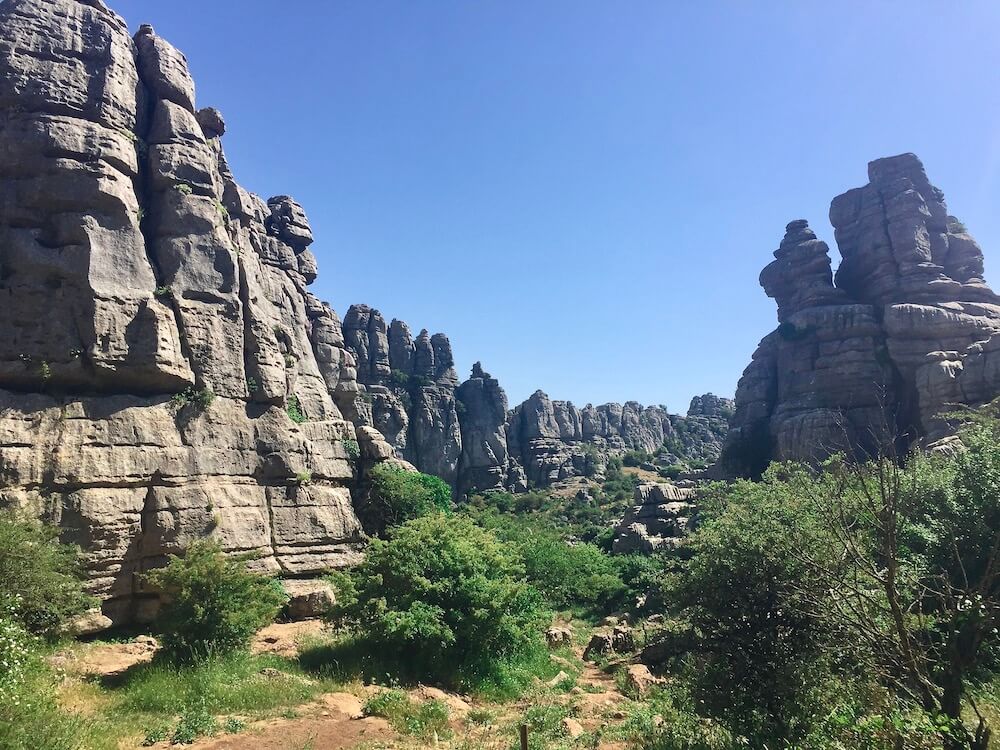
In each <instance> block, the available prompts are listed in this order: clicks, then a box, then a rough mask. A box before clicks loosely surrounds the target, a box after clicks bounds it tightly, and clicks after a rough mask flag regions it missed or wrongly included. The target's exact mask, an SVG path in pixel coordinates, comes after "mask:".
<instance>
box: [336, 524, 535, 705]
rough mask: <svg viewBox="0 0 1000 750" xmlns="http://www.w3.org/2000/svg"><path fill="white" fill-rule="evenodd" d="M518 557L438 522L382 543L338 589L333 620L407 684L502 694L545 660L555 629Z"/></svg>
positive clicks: (477, 534) (474, 529) (493, 541)
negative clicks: (522, 671) (546, 633)
mask: <svg viewBox="0 0 1000 750" xmlns="http://www.w3.org/2000/svg"><path fill="white" fill-rule="evenodd" d="M523 576H524V566H523V563H522V562H521V560H520V559H519V557H518V555H517V553H516V550H515V549H513V548H512V547H510V546H508V545H505V544H503V543H501V542H500V541H499V540H498V539H497V538H496V537H495V536H494V535H493V534H491V533H490V532H488V531H485V530H483V529H481V528H479V527H478V526H476V525H474V524H473V523H472V522H471V521H469V520H468V519H466V518H462V517H455V516H447V515H444V514H433V515H429V516H425V517H423V518H418V519H416V520H413V521H409V522H407V523H405V524H403V525H401V526H398V527H396V528H394V529H392V530H391V531H390V536H389V540H388V541H380V540H376V541H374V542H373V543H372V545H371V547H370V548H369V551H368V555H367V557H366V558H365V561H364V562H363V563H362V564H361V565H360V566H358V568H356V569H355V570H354V571H352V572H351V573H350V574H341V575H340V576H337V577H335V578H334V579H333V580H332V583H333V584H334V586H335V587H336V589H337V604H336V605H335V606H334V609H333V611H332V613H331V617H332V619H333V620H334V621H335V622H337V623H339V624H341V625H351V626H353V627H354V629H355V632H356V633H357V637H358V638H359V639H360V640H361V641H362V642H363V646H364V647H365V648H367V651H368V653H370V654H374V655H377V658H378V659H379V660H380V661H381V662H382V664H381V665H379V667H378V668H382V669H384V670H385V671H386V672H389V673H390V674H392V675H393V676H397V677H401V678H403V679H414V678H415V679H419V680H434V681H436V682H440V683H443V684H446V685H449V686H466V687H471V688H473V689H488V686H493V687H495V688H497V689H502V688H503V687H504V686H505V685H506V684H509V683H510V682H511V681H517V679H518V678H517V676H516V675H515V674H514V673H515V672H516V670H517V669H518V668H521V667H523V666H524V665H525V664H528V663H530V662H531V661H532V660H534V659H536V658H537V657H538V655H539V653H541V651H542V648H543V647H542V644H541V631H542V629H543V628H544V627H545V626H546V625H547V624H548V622H549V615H548V613H547V612H546V611H545V610H544V608H543V606H542V600H541V597H540V595H539V594H538V592H537V591H536V590H535V589H533V588H532V587H530V586H528V585H526V584H525V583H523V582H522V579H523Z"/></svg>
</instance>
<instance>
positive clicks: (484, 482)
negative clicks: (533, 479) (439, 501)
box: [455, 362, 522, 497]
mask: <svg viewBox="0 0 1000 750" xmlns="http://www.w3.org/2000/svg"><path fill="white" fill-rule="evenodd" d="M455 396H456V397H457V398H458V402H459V403H460V404H461V405H462V408H461V415H460V417H459V423H460V425H461V428H462V455H461V458H460V460H459V466H458V487H457V488H456V490H457V492H458V494H459V496H460V497H461V496H465V495H468V494H470V493H472V492H489V491H491V490H503V489H507V488H508V487H514V488H516V489H519V488H520V487H519V485H521V484H522V480H521V477H520V476H518V475H516V469H514V467H512V466H511V462H510V456H509V454H508V452H507V424H506V420H507V394H506V393H504V390H503V388H501V387H500V383H499V381H498V380H497V379H496V378H494V377H492V376H491V375H490V374H489V373H488V372H485V371H484V370H483V366H482V365H481V364H480V363H479V362H476V364H475V365H473V367H472V377H470V378H469V379H468V380H466V381H465V382H464V383H462V385H460V386H459V387H458V390H457V391H456V392H455ZM512 470H513V471H514V472H515V473H512Z"/></svg>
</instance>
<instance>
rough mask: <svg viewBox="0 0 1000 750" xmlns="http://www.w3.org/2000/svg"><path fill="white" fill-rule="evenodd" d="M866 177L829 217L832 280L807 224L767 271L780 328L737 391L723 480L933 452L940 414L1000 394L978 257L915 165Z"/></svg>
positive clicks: (991, 307)
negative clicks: (915, 448)
mask: <svg viewBox="0 0 1000 750" xmlns="http://www.w3.org/2000/svg"><path fill="white" fill-rule="evenodd" d="M868 178H869V182H868V184H867V185H865V186H864V187H861V188H856V189H854V190H849V191H848V192H846V193H844V194H843V195H840V196H838V197H837V198H835V199H834V200H833V203H832V204H831V206H830V223H831V224H832V225H833V227H834V233H835V237H836V241H837V246H838V248H839V250H840V255H841V258H842V260H841V263H840V266H839V268H838V269H837V272H836V275H835V276H834V274H833V273H832V271H831V261H830V257H829V248H828V246H827V244H826V243H825V242H823V241H821V240H819V239H818V238H817V237H816V235H815V233H814V232H813V231H812V230H811V229H810V228H809V225H808V223H807V222H806V221H805V220H796V221H793V222H791V223H789V224H788V226H787V227H786V231H785V236H784V239H783V240H782V241H781V244H780V246H779V248H778V249H777V250H776V251H775V253H774V257H775V260H774V261H773V262H771V263H770V264H769V265H768V266H767V267H766V268H765V269H764V270H763V271H762V273H761V275H760V283H761V286H763V287H764V291H765V292H766V293H767V295H768V296H770V297H772V298H774V300H775V301H776V302H777V305H778V321H779V325H778V327H777V329H775V330H774V331H773V332H771V333H770V334H768V335H767V336H765V337H764V339H763V340H762V341H761V342H760V345H759V346H758V347H757V350H756V351H755V352H754V355H753V359H752V362H751V363H750V365H749V366H748V367H747V368H746V370H745V371H744V372H743V376H742V378H741V379H740V382H739V385H738V387H737V392H736V414H735V416H734V419H733V429H732V430H731V432H730V433H729V436H728V438H727V440H726V446H725V448H724V450H723V454H722V459H721V461H720V463H719V465H718V467H717V470H718V472H719V473H720V474H725V475H729V476H757V475H759V474H760V472H761V471H762V470H763V469H764V467H765V466H766V465H767V463H768V462H769V461H771V460H785V459H802V460H807V461H813V460H819V459H822V458H823V457H825V456H827V455H830V454H831V453H833V452H835V451H839V450H845V449H846V450H850V451H854V452H857V453H860V454H862V455H865V454H871V453H873V452H875V451H877V450H881V449H882V447H884V446H886V445H887V444H891V443H896V447H897V448H900V449H905V448H906V447H907V446H909V445H913V444H915V443H918V442H921V443H924V444H927V443H930V442H932V441H934V440H937V439H939V438H942V437H944V436H946V435H948V434H950V431H951V429H952V425H950V424H949V423H948V421H947V420H946V419H943V418H942V417H941V416H940V415H941V414H942V413H944V412H947V411H950V410H952V409H954V407H955V405H973V406H974V405H978V404H983V403H986V402H988V401H990V400H992V399H993V398H995V397H996V396H997V395H998V393H1000V356H998V355H997V351H998V350H1000V337H998V336H996V334H997V333H998V331H1000V299H998V298H997V296H996V295H995V294H994V293H993V291H992V290H991V289H990V288H989V286H987V284H986V282H985V281H984V280H983V272H984V268H983V253H982V250H981V249H980V248H979V245H978V244H977V243H976V241H975V240H974V239H973V238H972V236H971V235H970V234H969V233H968V231H967V230H966V228H965V226H964V225H963V224H962V223H961V222H960V221H958V220H957V219H956V218H954V217H953V216H950V215H949V214H948V210H947V206H946V205H945V202H944V195H943V193H942V192H941V191H940V190H939V189H938V188H936V187H934V186H933V185H931V183H930V181H929V180H928V178H927V175H926V172H925V171H924V167H923V164H921V162H920V160H919V159H918V158H917V157H916V156H915V155H913V154H901V155H899V156H894V157H888V158H884V159H877V160H875V161H873V162H871V163H870V164H869V165H868Z"/></svg>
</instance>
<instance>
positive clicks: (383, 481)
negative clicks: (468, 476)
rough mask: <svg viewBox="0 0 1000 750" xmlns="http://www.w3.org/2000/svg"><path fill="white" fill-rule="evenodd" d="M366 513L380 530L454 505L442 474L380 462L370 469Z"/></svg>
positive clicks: (444, 510) (447, 509) (446, 509)
mask: <svg viewBox="0 0 1000 750" xmlns="http://www.w3.org/2000/svg"><path fill="white" fill-rule="evenodd" d="M370 476H371V483H372V486H371V492H370V499H369V504H368V509H367V515H368V516H369V517H370V518H371V520H372V524H373V525H374V526H375V527H376V528H377V529H379V530H384V529H386V528H388V527H390V526H398V525H399V524H402V523H406V522H407V521H410V520H412V519H414V518H419V517H420V516H424V515H427V514H428V513H433V512H435V511H441V512H447V511H449V510H450V509H451V487H449V486H448V485H447V483H445V481H444V480H442V479H441V478H439V477H435V476H432V475H430V474H422V473H420V472H418V471H407V470H406V469H401V468H399V467H398V466H392V465H390V464H388V463H380V464H378V465H376V466H375V468H374V469H372V471H371V475H370Z"/></svg>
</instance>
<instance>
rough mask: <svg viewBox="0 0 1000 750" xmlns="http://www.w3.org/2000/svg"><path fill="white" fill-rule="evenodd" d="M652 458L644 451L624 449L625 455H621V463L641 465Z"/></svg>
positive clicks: (633, 465)
mask: <svg viewBox="0 0 1000 750" xmlns="http://www.w3.org/2000/svg"><path fill="white" fill-rule="evenodd" d="M650 458H652V457H651V456H650V455H649V454H648V453H646V451H639V450H633V451H626V452H625V455H624V456H622V464H624V465H625V466H632V467H635V466H641V465H642V464H644V463H646V462H648V461H649V460H650Z"/></svg>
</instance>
